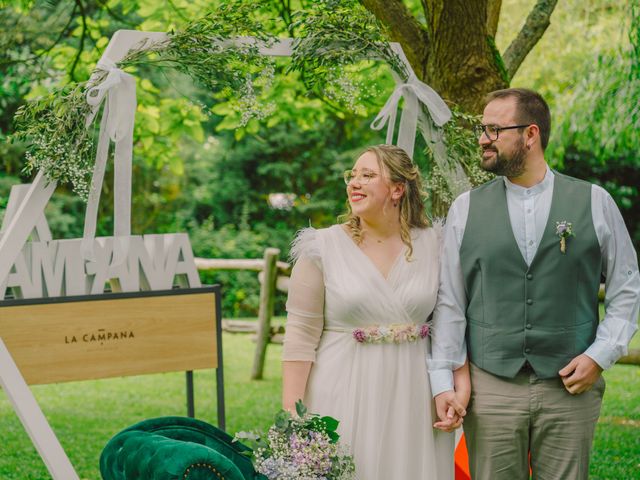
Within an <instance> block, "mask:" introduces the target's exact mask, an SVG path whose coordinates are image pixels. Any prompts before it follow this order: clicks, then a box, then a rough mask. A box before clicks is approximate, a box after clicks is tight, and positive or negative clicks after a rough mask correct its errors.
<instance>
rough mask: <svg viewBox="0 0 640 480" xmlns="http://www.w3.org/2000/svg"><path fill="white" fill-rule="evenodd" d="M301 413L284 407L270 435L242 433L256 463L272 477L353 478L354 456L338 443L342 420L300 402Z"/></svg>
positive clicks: (295, 479)
mask: <svg viewBox="0 0 640 480" xmlns="http://www.w3.org/2000/svg"><path fill="white" fill-rule="evenodd" d="M296 413H297V414H298V415H297V416H294V415H291V413H289V412H287V411H285V410H281V411H280V412H279V413H278V414H277V415H276V418H275V423H274V425H272V426H271V428H269V431H268V432H267V435H266V438H264V437H262V436H260V435H258V434H256V433H253V432H239V433H237V434H236V439H237V440H243V441H244V442H246V443H248V444H250V446H251V447H252V448H253V455H254V459H253V461H254V466H255V469H256V471H257V472H258V473H261V474H263V475H265V476H266V477H267V478H268V479H269V480H275V479H277V480H352V479H353V478H354V472H355V466H354V464H353V458H352V457H351V456H350V455H349V454H348V452H346V451H345V450H344V448H343V447H342V446H341V445H340V444H339V443H338V439H339V438H340V436H339V435H338V433H337V432H336V428H337V427H338V421H337V420H336V419H335V418H332V417H320V416H319V415H315V414H311V413H308V412H307V409H306V407H305V406H304V405H303V404H302V402H300V401H298V402H297V403H296Z"/></svg>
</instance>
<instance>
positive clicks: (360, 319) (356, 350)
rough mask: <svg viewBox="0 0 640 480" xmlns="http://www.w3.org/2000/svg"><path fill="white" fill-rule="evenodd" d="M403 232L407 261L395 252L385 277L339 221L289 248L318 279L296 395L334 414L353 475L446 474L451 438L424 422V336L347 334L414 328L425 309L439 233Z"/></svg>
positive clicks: (427, 402) (415, 479)
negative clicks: (318, 298)
mask: <svg viewBox="0 0 640 480" xmlns="http://www.w3.org/2000/svg"><path fill="white" fill-rule="evenodd" d="M412 237H413V241H412V244H413V254H412V257H411V260H410V261H407V259H406V258H405V255H404V252H403V253H402V254H400V255H399V257H398V258H397V260H396V262H395V263H394V265H393V267H392V268H391V270H390V271H389V273H388V276H387V278H385V277H384V276H383V275H382V273H381V272H380V271H379V270H378V269H377V268H376V267H375V265H374V264H373V263H372V261H371V260H370V259H369V257H367V256H366V255H365V254H364V252H363V251H362V250H360V248H358V246H357V245H356V244H355V243H354V241H353V240H352V239H351V237H350V236H349V235H348V233H347V232H346V231H345V230H344V228H343V227H342V226H340V225H334V226H332V227H329V228H326V229H320V230H314V229H305V230H303V231H301V232H300V233H299V235H298V238H297V239H296V242H295V244H294V248H293V254H294V257H297V258H304V257H306V258H310V259H312V260H313V261H314V263H315V264H316V265H317V266H318V268H319V269H320V270H321V272H322V279H323V283H324V325H323V327H322V334H321V336H320V341H319V344H318V347H317V352H316V356H315V363H314V364H313V366H312V368H311V375H310V378H309V381H308V384H307V390H306V394H305V399H304V401H305V404H306V405H307V406H308V408H309V410H310V411H311V412H314V413H319V414H321V415H330V416H332V417H335V418H337V419H338V420H339V421H340V426H339V429H338V432H339V433H340V434H341V442H344V443H345V444H348V445H349V446H350V448H351V452H352V454H353V456H354V459H355V463H356V474H357V478H358V479H359V480H449V479H453V448H454V436H453V434H451V433H443V432H440V431H437V430H434V429H433V427H432V424H433V419H434V418H435V410H434V407H433V402H432V397H431V390H430V386H429V380H428V375H427V368H426V357H427V349H428V341H429V340H428V339H419V340H417V341H413V342H404V343H399V344H395V343H358V342H357V341H356V340H355V339H354V337H353V335H352V333H353V330H354V329H356V328H362V327H368V326H372V325H389V324H407V323H413V324H417V325H421V324H423V323H424V322H425V321H426V320H427V318H428V317H429V315H430V314H431V312H432V310H433V308H434V306H435V302H436V295H437V289H438V269H439V265H438V263H439V261H438V256H439V236H438V234H437V232H436V230H435V229H434V228H428V229H424V230H421V229H414V230H413V232H412ZM285 360H287V358H285Z"/></svg>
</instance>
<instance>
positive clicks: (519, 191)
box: [502, 165, 554, 198]
mask: <svg viewBox="0 0 640 480" xmlns="http://www.w3.org/2000/svg"><path fill="white" fill-rule="evenodd" d="M502 178H503V180H504V184H505V186H506V188H507V191H508V192H509V193H510V194H512V195H516V196H517V197H524V198H527V197H528V198H531V197H535V196H537V195H540V194H541V193H542V192H544V191H545V190H547V189H548V188H553V179H554V174H553V172H552V171H551V169H550V168H549V166H548V165H547V171H546V173H545V174H544V178H543V179H542V181H541V182H540V183H537V184H536V185H534V186H533V187H528V188H525V187H521V186H520V185H516V184H515V183H513V182H511V181H509V179H508V178H507V177H502Z"/></svg>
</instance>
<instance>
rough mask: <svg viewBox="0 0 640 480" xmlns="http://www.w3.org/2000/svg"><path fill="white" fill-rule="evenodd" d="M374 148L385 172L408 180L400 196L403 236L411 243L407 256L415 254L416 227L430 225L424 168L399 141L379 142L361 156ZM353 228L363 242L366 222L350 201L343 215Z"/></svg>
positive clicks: (389, 176) (395, 178)
mask: <svg viewBox="0 0 640 480" xmlns="http://www.w3.org/2000/svg"><path fill="white" fill-rule="evenodd" d="M367 152H371V153H373V154H374V155H375V156H376V159H377V160H378V166H379V167H380V171H381V172H382V174H383V175H384V176H385V177H386V178H387V179H388V180H389V181H390V182H391V183H402V184H404V194H403V195H402V197H401V198H400V205H399V207H400V238H402V242H403V243H404V244H405V245H406V246H407V255H406V256H407V259H409V258H411V254H412V253H413V245H412V243H411V229H412V228H426V227H428V226H429V221H428V220H427V215H426V213H425V209H424V198H425V197H426V194H425V192H424V190H423V188H422V176H421V175H420V170H418V167H417V166H416V165H415V164H414V163H413V161H412V160H411V158H410V157H409V155H407V152H405V151H404V150H403V149H402V148H400V147H396V146H395V145H375V146H371V147H369V148H367V149H366V150H364V151H363V152H362V153H361V154H360V155H358V158H360V157H361V156H362V155H364V154H365V153H367ZM340 220H341V221H344V222H345V223H346V224H347V227H348V228H349V231H350V233H351V236H352V237H353V239H354V240H355V242H356V243H358V244H359V243H360V242H362V240H363V238H362V225H361V223H360V217H358V216H357V215H354V213H353V211H352V210H351V205H349V202H348V201H347V213H346V214H344V215H342V216H341V217H340Z"/></svg>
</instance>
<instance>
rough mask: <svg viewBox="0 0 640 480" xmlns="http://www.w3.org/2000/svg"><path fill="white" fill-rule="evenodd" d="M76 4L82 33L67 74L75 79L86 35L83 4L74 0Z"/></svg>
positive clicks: (85, 16) (85, 13)
mask: <svg viewBox="0 0 640 480" xmlns="http://www.w3.org/2000/svg"><path fill="white" fill-rule="evenodd" d="M76 5H77V6H78V8H79V9H80V18H82V33H81V35H80V45H79V46H78V54H77V55H76V58H74V60H73V65H71V69H70V70H69V76H70V77H71V80H73V81H74V82H75V81H76V67H77V66H78V61H79V60H80V56H81V55H82V51H83V50H84V41H85V38H86V36H87V28H88V27H87V12H86V11H85V9H84V5H83V4H82V0H76Z"/></svg>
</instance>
